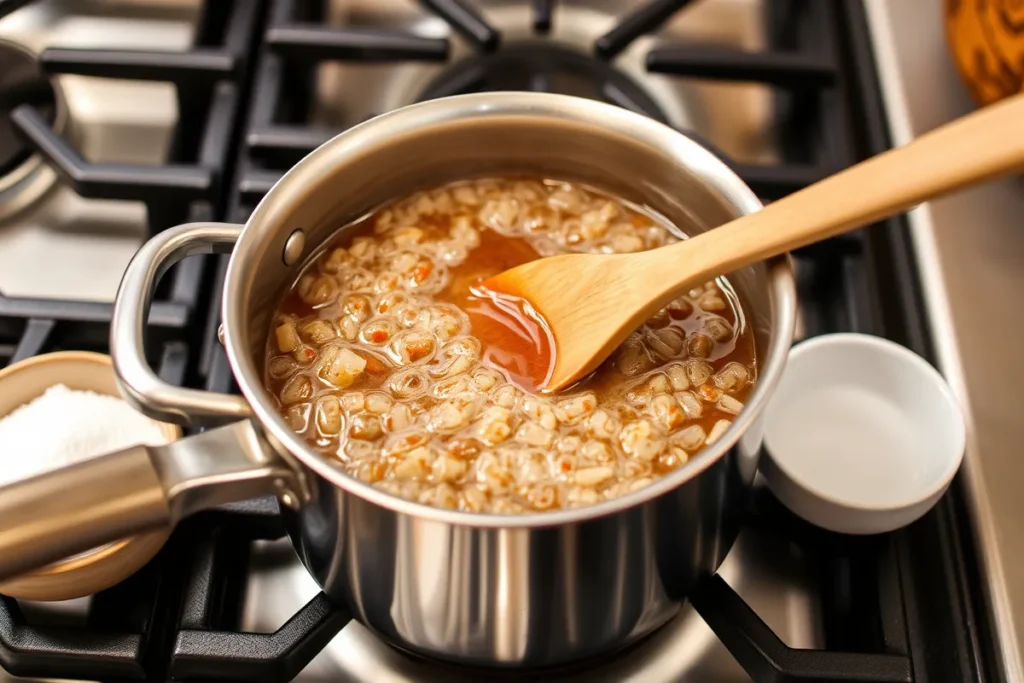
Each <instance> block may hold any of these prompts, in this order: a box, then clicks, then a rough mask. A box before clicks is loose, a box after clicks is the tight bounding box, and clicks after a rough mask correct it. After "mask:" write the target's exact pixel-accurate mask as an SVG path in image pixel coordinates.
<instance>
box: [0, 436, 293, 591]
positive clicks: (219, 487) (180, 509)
mask: <svg viewBox="0 0 1024 683" xmlns="http://www.w3.org/2000/svg"><path fill="white" fill-rule="evenodd" d="M298 485H299V478H298V475H297V474H296V472H295V471H293V470H292V468H291V467H290V466H289V465H288V464H287V463H286V462H285V460H284V459H283V458H281V457H279V456H278V455H276V454H275V452H274V451H273V449H271V447H270V446H269V444H267V443H266V441H265V440H264V439H263V437H262V435H261V434H260V430H259V429H257V428H256V426H255V425H254V423H253V422H251V421H249V420H244V421H241V422H234V423H232V424H229V425H225V426H223V427H218V428H215V429H208V430H206V431H205V432H203V433H201V434H197V435H196V436H191V437H188V438H187V439H181V440H178V441H175V442H173V443H170V444H167V445H164V446H134V447H132V448H127V449H125V450H123V451H118V452H116V453H110V454H107V455H101V456H99V457H96V458H93V459H91V460H86V461H84V462H80V463H77V464H75V465H71V466H69V467H64V468H61V469H59V470H56V471H54V472H49V473H46V474H41V475H39V476H36V477H33V478H31V479H26V480H24V481H21V482H18V483H16V484H11V485H9V486H5V487H3V488H0V581H5V580H7V579H9V578H11V577H13V576H16V575H18V574H21V573H24V572H26V571H30V570H33V569H36V568H38V567H42V566H44V565H47V564H50V563H51V562H55V561H57V560H60V559H62V558H65V557H69V556H71V555H75V554H77V553H81V552H85V551H87V550H91V549H92V548H95V547H97V546H99V545H102V544H104V543H109V542H112V541H116V540H118V539H121V538H124V537H126V536H131V535H133V534H136V533H141V532H144V531H153V530H156V529H160V528H167V527H168V526H174V525H175V524H176V523H177V522H178V521H179V520H181V519H182V518H184V517H187V516H188V515H190V514H192V513H194V512H198V511H200V510H204V509H207V508H210V507H214V506H216V505H221V504H223V503H229V502H232V501H236V500H245V499H247V498H255V497H257V496H265V495H270V494H276V495H278V496H280V497H281V499H282V501H283V502H285V503H288V502H289V501H291V502H293V503H294V502H295V501H297V499H298V498H297V494H296V492H297V491H298V490H299V489H298Z"/></svg>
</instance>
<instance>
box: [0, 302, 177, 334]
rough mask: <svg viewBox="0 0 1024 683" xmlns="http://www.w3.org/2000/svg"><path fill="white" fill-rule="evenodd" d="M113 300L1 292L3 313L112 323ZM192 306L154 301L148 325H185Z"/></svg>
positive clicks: (59, 319)
mask: <svg viewBox="0 0 1024 683" xmlns="http://www.w3.org/2000/svg"><path fill="white" fill-rule="evenodd" d="M113 311H114V306H113V304H109V303H103V302H99V301H67V300H63V299H30V298H17V297H6V296H0V317H11V318H53V319H56V320H58V321H69V322H85V323H102V324H109V323H110V318H111V316H112V315H113ZM189 311H190V307H189V306H188V305H187V304H184V303H177V302H172V301H155V302H153V305H152V306H150V309H149V320H148V321H147V325H149V326H152V327H163V328H182V327H185V325H186V324H187V323H188V320H189Z"/></svg>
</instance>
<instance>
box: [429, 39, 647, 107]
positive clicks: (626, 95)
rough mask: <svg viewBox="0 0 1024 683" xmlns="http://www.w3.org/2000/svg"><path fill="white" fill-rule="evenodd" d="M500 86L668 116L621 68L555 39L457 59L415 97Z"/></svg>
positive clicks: (491, 89)
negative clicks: (585, 99)
mask: <svg viewBox="0 0 1024 683" xmlns="http://www.w3.org/2000/svg"><path fill="white" fill-rule="evenodd" d="M499 90H506V91H507V90H532V91H534V92H557V93H561V94H564V95H575V96H577V97H586V98H588V99H592V100H600V101H602V102H610V103H611V104H616V105H618V106H620V107H623V108H625V109H630V110H632V111H635V112H638V113H640V114H646V115H647V116H650V117H651V118H654V119H657V120H658V121H662V122H665V121H666V120H667V119H666V117H665V114H664V112H662V110H661V108H660V107H659V106H658V105H657V103H655V101H654V100H653V99H651V97H650V95H648V94H647V93H646V92H645V91H644V90H643V89H642V88H641V87H640V86H638V85H637V84H636V83H634V82H633V80H632V79H630V78H629V77H628V76H626V75H625V74H623V73H622V72H621V71H618V70H617V69H615V67H613V66H611V65H609V64H608V63H606V62H603V61H601V60H599V59H595V58H594V57H590V56H588V55H585V54H582V53H580V52H576V51H574V50H572V49H569V48H565V47H559V46H555V45H539V44H523V45H509V46H508V47H503V48H500V49H499V50H498V51H496V52H494V53H491V54H486V55H475V56H473V57H469V58H467V59H464V60H462V61H460V62H456V63H455V64H453V65H452V66H451V67H449V68H447V69H445V70H444V72H442V73H441V74H440V75H439V76H437V77H436V78H435V79H434V80H433V81H431V83H430V84H429V85H428V86H427V87H426V89H424V91H423V92H422V93H421V94H420V96H419V97H418V98H417V101H419V102H422V101H424V100H432V99H437V98H439V97H447V96H450V95H459V94H463V93H469V92H494V91H499Z"/></svg>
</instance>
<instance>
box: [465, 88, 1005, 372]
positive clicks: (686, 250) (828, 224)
mask: <svg viewBox="0 0 1024 683" xmlns="http://www.w3.org/2000/svg"><path fill="white" fill-rule="evenodd" d="M1016 169H1024V94H1021V95H1016V96H1014V97H1012V98H1009V99H1007V100H1004V101H1003V102H1000V103H998V104H994V105H991V106H990V107H988V108H986V109H982V110H980V111H977V112H974V113H972V114H970V115H968V116H965V117H963V118H961V119H958V120H956V121H953V122H952V123H949V124H947V125H945V126H942V127H941V128H938V129H936V130H934V131H931V132H929V133H928V134H926V135H923V136H921V137H920V138H918V139H916V140H914V141H913V142H911V143H910V144H907V145H905V146H903V147H900V148H897V149H893V150H890V151H887V152H885V153H883V154H879V155H878V156H876V157H872V158H871V159H868V160H866V161H864V162H862V163H859V164H857V165H856V166H851V167H850V168H848V169H846V170H844V171H842V172H840V173H837V174H835V175H833V176H831V177H829V178H826V179H825V180H822V181H820V182H817V183H815V184H814V185H811V186H810V187H807V188H805V189H803V190H800V191H799V192H796V193H794V194H792V195H789V196H788V197H786V198H785V199H780V200H779V201H776V202H774V203H772V204H769V205H768V206H766V207H765V208H764V209H762V210H760V211H758V212H756V213H753V214H750V215H747V216H743V217H741V218H737V219H736V220H734V221H731V222H729V223H726V224H725V225H722V226H720V227H717V228H715V229H713V230H709V231H707V232H704V233H701V234H699V235H696V236H695V237H692V238H690V239H687V240H683V241H681V242H677V243H675V244H671V245H669V246H666V247H661V248H659V249H652V250H650V251H646V252H639V253H634V254H609V255H591V254H567V255H561V256H552V257H549V258H543V259H538V260H536V261H531V262H529V263H525V264H523V265H521V266H517V267H516V268H512V269H511V270H507V271H505V272H503V273H500V274H498V275H495V276H494V277H491V278H488V279H487V280H485V281H484V282H483V283H482V286H481V287H480V290H481V291H484V292H487V293H488V295H489V296H491V297H492V298H495V299H508V298H511V299H512V300H513V301H514V300H517V299H518V300H519V302H520V304H528V305H529V306H524V308H525V309H526V310H527V311H529V309H530V308H531V307H532V309H533V310H532V311H529V312H530V314H531V315H536V316H538V317H539V318H540V319H541V322H542V323H543V324H544V325H545V326H546V327H547V329H548V330H549V332H550V338H551V339H552V340H553V342H554V362H553V364H552V365H551V366H550V370H549V372H548V375H547V378H546V380H545V381H544V382H543V386H542V388H543V389H544V390H545V391H554V390H558V389H561V388H564V387H566V386H568V385H570V384H572V383H573V382H575V381H576V380H577V379H580V378H581V377H583V376H585V375H586V374H588V373H589V372H591V371H592V370H594V369H595V368H597V366H598V365H599V364H600V363H601V362H602V361H603V360H604V359H605V358H607V357H608V356H609V354H611V353H612V351H614V350H615V349H616V348H617V347H618V346H619V344H621V343H622V342H623V341H624V340H625V339H626V337H628V336H629V334H630V333H631V332H633V331H634V330H636V329H637V328H638V327H640V325H642V324H643V323H644V322H645V321H646V320H648V319H649V318H650V317H651V316H653V315H654V314H655V313H657V312H658V311H659V310H661V309H662V308H663V307H665V306H666V305H667V304H668V303H669V302H671V301H673V300H674V299H676V298H678V297H679V296H680V295H682V294H683V293H685V292H686V291H688V290H689V289H691V288H692V287H693V286H695V285H698V284H701V283H704V282H707V281H709V280H711V279H713V278H715V277H718V276H721V275H725V274H727V273H730V272H732V271H734V270H737V269H738V268H741V267H743V266H746V265H748V264H750V263H753V262H756V261H761V260H763V259H767V258H769V257H772V256H777V255H779V254H783V253H785V252H787V251H791V250H793V249H796V248H798V247H802V246H805V245H807V244H811V243H813V242H817V241H819V240H824V239H827V238H829V237H834V236H835V235H838V234H840V233H843V232H846V231H848V230H853V229H855V228H860V227H863V226H865V225H869V224H871V223H873V222H875V221H877V220H880V219H882V218H886V217H888V216H891V215H893V214H896V213H899V212H901V211H905V210H906V209H909V208H911V207H913V206H914V205H916V204H918V203H920V202H922V201H924V200H926V199H930V198H933V197H936V196H939V195H942V194H945V193H947V192H950V191H953V190H957V189H959V188H962V187H965V186H967V185H971V184H974V183H978V182H980V181H983V180H987V179H989V178H993V177H996V176H999V175H1004V174H1007V173H1010V172H1012V171H1014V170H1016ZM965 229H966V226H965ZM1021 229H1022V230H1024V224H1022V225H1021ZM1022 236H1024V235H1022Z"/></svg>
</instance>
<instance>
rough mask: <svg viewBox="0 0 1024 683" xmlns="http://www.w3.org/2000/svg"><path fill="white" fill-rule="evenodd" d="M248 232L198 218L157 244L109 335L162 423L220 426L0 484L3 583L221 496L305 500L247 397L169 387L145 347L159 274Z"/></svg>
mask: <svg viewBox="0 0 1024 683" xmlns="http://www.w3.org/2000/svg"><path fill="white" fill-rule="evenodd" d="M241 231H242V228H241V226H238V225H227V224H223V223H193V224H189V225H180V226H178V227H176V228H172V229H170V230H167V231H164V232H162V233H160V234H159V235H157V236H156V237H153V238H152V239H151V240H149V241H148V242H147V243H146V244H145V245H144V246H143V247H142V248H141V249H140V250H139V252H138V253H137V254H136V255H135V258H134V259H132V262H131V263H130V264H129V265H128V268H127V270H126V271H125V275H124V278H123V279H122V281H121V288H120V290H119V291H118V295H117V302H116V304H115V306H114V318H113V323H112V330H111V344H110V347H111V355H112V356H113V361H114V370H115V374H116V375H117V377H118V382H119V384H120V388H121V392H122V394H123V395H124V396H125V398H126V400H128V402H129V403H131V404H132V405H134V406H135V407H136V408H137V409H139V410H140V411H142V412H143V413H145V414H146V415H149V416H150V417H152V418H154V419H157V420H161V421H164V422H177V423H179V424H182V425H211V424H217V423H220V424H222V426H219V427H216V428H214V429H208V430H206V431H204V432H202V433H201V434H198V435H196V436H191V437H189V438H187V439H181V440H179V441H176V442H174V443H171V444H167V445H164V446H135V447H132V448H128V449H125V450H123V451H119V452H117V453H110V454H107V455H102V456H98V457H96V458H93V459H90V460H87V461H85V462H81V463H78V464H76V465H73V466H71V467H66V468H62V469H60V470H57V471H54V472H49V473H46V474H42V475H39V476H37V477H33V478H31V479H27V480H25V481H22V482H18V483H16V484H12V485H10V486H5V487H3V488H0V581H4V580H6V579H8V578H10V577H12V576H15V575H17V574H20V573H23V572H26V571H29V570H32V569H35V568H38V567H41V566H44V565H46V564H49V563H51V562H54V561H56V560H59V559H62V558H64V557H68V556H70V555H74V554H77V553H80V552H85V551H87V550H90V549H92V548H95V547H97V546H99V545H102V544H103V543H108V542H112V541H116V540H118V539H121V538H124V537H126V536H130V535H132V534H135V533H140V532H144V531H150V530H155V529H159V528H166V527H167V526H173V525H174V524H176V523H177V522H178V521H179V520H180V519H182V518H183V517H186V516H188V515H189V514H191V513H193V512H196V511H198V510H202V509H205V508H209V507H213V506H216V505H219V504H222V503H226V502H231V501H236V500H244V499H246V498H253V497H256V496H264V495H268V494H276V495H277V496H278V497H279V498H280V499H281V501H282V502H283V503H285V504H287V505H299V504H300V502H301V500H304V499H305V496H303V495H301V494H302V492H303V491H304V490H305V489H304V488H303V487H302V486H301V484H302V475H301V473H299V472H298V471H297V470H295V469H293V468H292V467H291V466H290V465H289V463H288V462H287V461H286V460H285V458H283V457H281V456H280V455H279V454H278V453H277V452H276V451H275V450H274V449H273V448H271V447H270V445H269V444H268V443H267V442H266V440H265V437H264V436H263V434H262V432H261V430H260V429H259V428H258V427H257V425H256V424H255V423H254V422H252V421H251V420H250V419H248V418H249V417H250V415H251V411H250V408H249V404H248V403H247V402H246V401H245V400H244V399H243V398H241V397H240V396H230V395H226V394H216V393H212V392H204V391H197V390H194V389H183V388H180V387H175V386H172V385H170V384H167V383H166V382H164V381H162V380H160V379H159V378H158V377H157V376H156V374H155V373H154V372H153V371H152V370H151V369H150V368H149V365H148V364H147V363H146V360H145V354H144V353H143V332H144V330H145V321H146V317H147V315H148V312H149V305H150V300H151V299H152V296H153V290H154V289H155V287H156V282H157V280H158V279H159V278H160V276H161V275H162V274H163V273H164V272H165V271H166V270H167V269H168V268H169V267H170V266H171V265H173V264H174V263H175V262H176V261H178V260H180V259H182V258H184V257H185V256H190V255H193V254H202V253H212V252H220V251H229V250H230V248H231V246H232V245H234V243H235V241H236V240H237V238H238V235H239V234H240V233H241ZM225 422H229V423H230V424H226V425H224V424H223V423H225Z"/></svg>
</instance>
